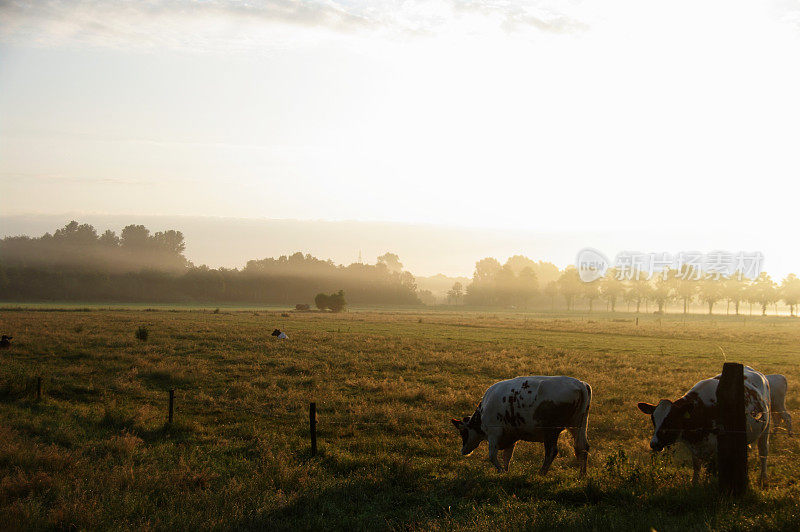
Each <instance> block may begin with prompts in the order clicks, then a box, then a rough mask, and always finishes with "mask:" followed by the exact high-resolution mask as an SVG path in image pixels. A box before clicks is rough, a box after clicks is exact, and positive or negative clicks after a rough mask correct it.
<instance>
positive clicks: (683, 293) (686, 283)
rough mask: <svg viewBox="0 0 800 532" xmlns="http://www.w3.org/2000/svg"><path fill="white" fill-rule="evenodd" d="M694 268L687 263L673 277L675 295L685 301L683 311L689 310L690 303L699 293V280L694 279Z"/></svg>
mask: <svg viewBox="0 0 800 532" xmlns="http://www.w3.org/2000/svg"><path fill="white" fill-rule="evenodd" d="M693 272H694V270H693V268H690V267H688V266H686V265H683V266H681V269H680V271H678V272H676V274H675V276H674V277H672V279H673V282H674V288H673V290H674V293H675V297H677V298H678V299H680V300H681V301H683V313H684V314H686V313H687V312H689V303H691V302H692V300H693V299H694V297H695V295H696V294H697V283H698V282H697V280H696V279H694V273H693Z"/></svg>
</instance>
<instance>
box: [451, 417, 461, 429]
mask: <svg viewBox="0 0 800 532" xmlns="http://www.w3.org/2000/svg"><path fill="white" fill-rule="evenodd" d="M450 423H452V424H453V425H454V426H455V427H456V428H457V429H458V430H461V424H462V423H463V421H461V420H460V419H455V418H453V419H451V420H450Z"/></svg>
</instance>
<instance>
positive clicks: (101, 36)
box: [0, 0, 800, 270]
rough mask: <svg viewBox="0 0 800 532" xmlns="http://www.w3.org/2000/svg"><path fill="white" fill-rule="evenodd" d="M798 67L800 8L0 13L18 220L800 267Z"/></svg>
mask: <svg viewBox="0 0 800 532" xmlns="http://www.w3.org/2000/svg"><path fill="white" fill-rule="evenodd" d="M798 66H800V4H798V2H796V1H772V0H766V1H756V0H750V1H738V0H724V1H703V0H692V1H680V0H678V1H676V0H670V1H653V2H642V1H641V0H638V1H604V2H582V1H579V0H571V1H569V0H568V1H561V2H539V1H527V2H525V1H519V2H511V1H507V2H506V1H488V0H487V1H484V0H475V1H463V2H462V1H455V0H451V1H439V0H423V1H388V0H385V1H332V0H325V1H319V2H315V1H309V2H298V1H290V0H277V1H274V0H266V1H263V2H252V3H242V2H233V1H225V0H216V1H214V0H210V1H203V2H188V1H182V0H161V1H160V0H152V1H149V2H141V3H134V2H111V1H109V2H102V1H99V0H95V1H91V0H68V1H67V0H64V1H58V0H50V1H36V2H33V1H32V2H15V1H8V0H0V197H1V198H2V203H1V206H0V210H2V212H3V213H5V214H30V213H41V214H54V213H65V212H70V213H95V214H99V213H105V214H126V213H129V214H139V215H152V214H159V215H202V216H234V217H240V218H250V217H252V218H259V217H260V218H296V219H327V220H344V219H350V220H386V221H400V222H409V223H434V224H439V223H441V224H449V225H455V226H472V227H484V226H485V227H495V228H515V229H520V230H529V231H539V232H547V231H583V230H591V231H607V232H608V233H609V234H613V232H614V231H616V230H620V231H622V230H626V231H628V230H636V231H643V230H644V231H646V230H648V229H653V230H654V231H656V230H657V231H659V232H660V233H662V234H663V233H665V232H666V233H670V232H674V233H673V234H674V235H682V234H685V235H687V236H691V235H693V234H695V233H696V232H698V231H702V232H704V233H711V234H718V235H719V236H720V242H724V243H725V245H728V244H729V243H731V244H733V245H736V244H737V243H739V240H737V238H738V237H739V236H740V235H741V236H742V239H741V243H742V245H743V246H744V245H745V244H746V245H748V246H751V248H752V247H761V248H767V249H771V250H775V251H773V257H772V258H773V262H774V261H777V263H781V264H789V263H792V264H797V265H798V268H795V269H797V270H800V251H798V249H797V245H796V241H797V239H796V234H797V223H796V222H797V220H798V197H800V196H798V192H800V190H799V189H800V186H798V178H800V171H799V170H800V150H799V149H798V148H799V147H800V68H798ZM678 241H679V239H678ZM590 244H591V243H587V245H590ZM618 244H619V246H621V247H627V246H626V244H625V243H624V242H620V243H618ZM673 244H674V240H673V241H670V245H673ZM709 246H714V243H713V242H709ZM781 246H783V248H782V247H781ZM652 248H653V249H652V250H653V251H661V249H660V248H659V241H657V240H654V242H653V245H652ZM664 251H680V249H672V248H671V249H664ZM776 254H778V255H780V256H776ZM545 258H546V257H545ZM767 258H768V260H769V259H770V257H769V256H768V257H767Z"/></svg>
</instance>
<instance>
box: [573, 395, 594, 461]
mask: <svg viewBox="0 0 800 532" xmlns="http://www.w3.org/2000/svg"><path fill="white" fill-rule="evenodd" d="M581 384H583V390H581V403H580V408H579V409H578V425H577V427H575V429H576V430H575V432H574V435H575V440H576V441H575V443H576V445H577V447H585V448H586V450H587V451H588V449H589V443H588V441H586V430H587V428H588V427H589V406H590V405H591V402H592V387H591V386H589V385H588V384H587V383H585V382H584V383H581ZM577 450H578V449H577V448H576V451H577Z"/></svg>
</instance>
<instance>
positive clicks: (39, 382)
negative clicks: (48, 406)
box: [36, 377, 42, 401]
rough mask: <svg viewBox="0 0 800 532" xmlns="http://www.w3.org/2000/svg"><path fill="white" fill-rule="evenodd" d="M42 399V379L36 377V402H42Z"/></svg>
mask: <svg viewBox="0 0 800 532" xmlns="http://www.w3.org/2000/svg"><path fill="white" fill-rule="evenodd" d="M41 399H42V378H41V377H36V400H37V401H40V400H41Z"/></svg>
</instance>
